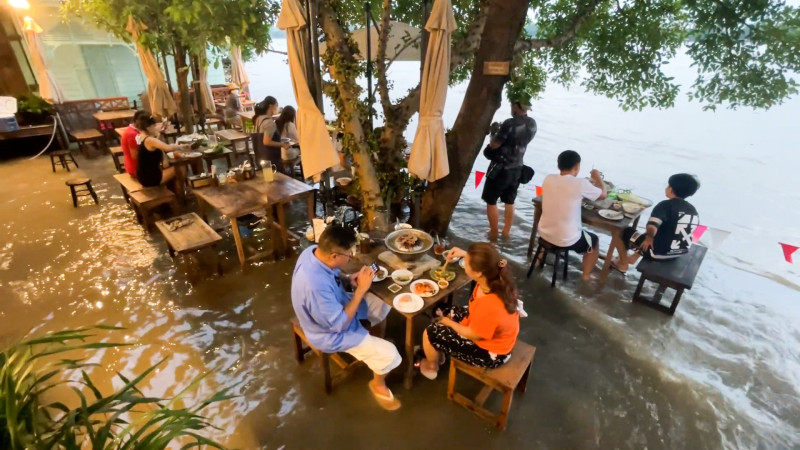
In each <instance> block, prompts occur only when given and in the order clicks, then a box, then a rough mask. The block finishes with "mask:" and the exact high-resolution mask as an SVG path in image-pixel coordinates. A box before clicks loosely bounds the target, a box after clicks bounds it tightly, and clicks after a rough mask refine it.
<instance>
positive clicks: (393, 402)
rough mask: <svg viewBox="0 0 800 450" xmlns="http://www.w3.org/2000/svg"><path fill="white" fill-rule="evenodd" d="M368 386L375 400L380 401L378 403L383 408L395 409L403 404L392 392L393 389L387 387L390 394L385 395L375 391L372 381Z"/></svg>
mask: <svg viewBox="0 0 800 450" xmlns="http://www.w3.org/2000/svg"><path fill="white" fill-rule="evenodd" d="M368 386H369V391H370V392H371V393H372V396H373V397H375V400H376V401H377V402H378V405H379V406H380V407H381V408H383V409H385V410H387V411H395V410H397V409H400V405H401V404H400V400H398V399H396V398H394V394H392V391H391V390H389V389H388V388H387V390H389V395H383V394H380V393H378V392H375V391H374V390H373V389H372V383H369V384H368Z"/></svg>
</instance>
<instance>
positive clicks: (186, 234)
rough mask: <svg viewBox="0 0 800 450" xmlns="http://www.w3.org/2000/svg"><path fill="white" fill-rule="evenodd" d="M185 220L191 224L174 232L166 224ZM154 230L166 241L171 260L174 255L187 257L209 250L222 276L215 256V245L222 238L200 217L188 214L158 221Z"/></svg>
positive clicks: (220, 266) (217, 258) (220, 267)
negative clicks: (188, 220) (156, 229)
mask: <svg viewBox="0 0 800 450" xmlns="http://www.w3.org/2000/svg"><path fill="white" fill-rule="evenodd" d="M185 219H190V220H191V221H192V223H191V224H189V225H185V226H182V227H180V228H178V229H177V230H175V231H172V230H170V228H169V225H168V222H172V221H173V220H185ZM156 228H158V229H159V231H161V234H162V235H164V239H166V240H167V246H168V249H169V256H171V257H172V258H175V255H176V254H178V255H187V254H189V253H193V252H196V251H200V250H203V249H204V248H211V250H212V252H213V253H214V258H215V261H216V264H217V273H218V274H219V275H222V264H221V263H220V260H219V255H218V254H217V243H218V242H219V241H221V240H222V236H220V235H219V234H217V232H216V231H214V230H213V229H212V228H211V227H210V226H209V225H208V224H207V223H206V222H205V221H203V219H201V218H200V216H198V215H197V214H195V213H189V214H184V215H182V216H177V217H172V218H170V219H168V220H159V221H158V222H156Z"/></svg>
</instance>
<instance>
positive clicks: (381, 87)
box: [367, 0, 392, 117]
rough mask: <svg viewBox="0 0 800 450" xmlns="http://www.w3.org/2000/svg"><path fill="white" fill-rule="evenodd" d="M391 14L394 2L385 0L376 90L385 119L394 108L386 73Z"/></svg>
mask: <svg viewBox="0 0 800 450" xmlns="http://www.w3.org/2000/svg"><path fill="white" fill-rule="evenodd" d="M391 12H392V1H391V0H383V9H382V10H381V27H380V32H379V33H378V54H377V61H376V69H377V73H376V75H377V78H378V82H377V86H375V88H376V89H377V90H378V94H379V95H380V98H381V106H382V107H383V115H384V117H386V116H388V115H389V114H390V112H391V108H392V100H391V98H390V97H389V80H388V78H387V76H386V71H387V70H388V66H387V64H386V45H387V44H388V41H389V31H390V30H391V25H390V23H389V19H390V16H391ZM367 57H368V58H369V55H367Z"/></svg>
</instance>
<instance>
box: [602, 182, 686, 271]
mask: <svg viewBox="0 0 800 450" xmlns="http://www.w3.org/2000/svg"><path fill="white" fill-rule="evenodd" d="M699 188H700V182H699V181H698V180H697V178H696V177H695V176H694V175H689V174H688V173H678V174H675V175H673V176H671V177H669V181H668V184H667V187H666V189H665V190H664V193H665V194H666V196H667V200H664V201H662V202H660V203H659V204H657V205H656V207H655V208H653V212H652V214H650V219H649V220H648V221H647V229H646V230H645V233H644V234H642V233H640V232H638V231H636V230H635V229H633V228H628V229H626V230H625V231H623V232H622V238H623V239H622V240H623V245H624V247H623V248H618V249H617V251H618V252H619V254H620V258H619V260H617V261H614V262H612V266H613V267H614V268H615V269H617V270H618V271H620V272H622V273H625V272H626V271H627V270H628V266H629V265H631V264H636V262H637V261H638V260H639V257H640V256H644V257H645V258H647V259H655V260H666V259H673V258H678V257H680V256H681V255H685V254H686V253H689V247H690V246H691V245H692V233H694V229H695V228H696V227H697V225H698V224H699V223H700V216H699V215H698V214H697V210H696V209H695V208H694V206H693V205H692V204H691V203H689V202H687V201H686V200H685V199H686V198H687V197H691V196H692V195H694V194H695V192H697V190H698V189H699ZM628 250H634V252H633V253H632V254H630V255H628Z"/></svg>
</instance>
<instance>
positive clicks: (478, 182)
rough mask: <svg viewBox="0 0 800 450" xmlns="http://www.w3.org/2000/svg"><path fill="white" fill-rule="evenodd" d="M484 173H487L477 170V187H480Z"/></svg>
mask: <svg viewBox="0 0 800 450" xmlns="http://www.w3.org/2000/svg"><path fill="white" fill-rule="evenodd" d="M484 175H486V172H481V171H478V170H476V171H475V189H478V186H479V185H480V184H481V181H483V176H484Z"/></svg>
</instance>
